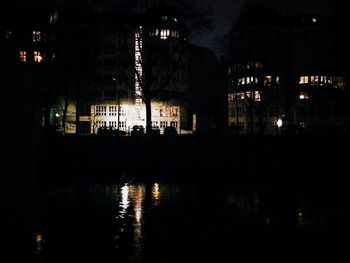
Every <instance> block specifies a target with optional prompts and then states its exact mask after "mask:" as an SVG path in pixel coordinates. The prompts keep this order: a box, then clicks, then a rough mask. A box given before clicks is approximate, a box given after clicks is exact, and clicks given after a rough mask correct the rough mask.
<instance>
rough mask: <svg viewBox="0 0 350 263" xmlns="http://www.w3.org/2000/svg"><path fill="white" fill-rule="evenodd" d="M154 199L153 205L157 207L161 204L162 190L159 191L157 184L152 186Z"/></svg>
mask: <svg viewBox="0 0 350 263" xmlns="http://www.w3.org/2000/svg"><path fill="white" fill-rule="evenodd" d="M152 199H153V204H154V205H155V206H156V205H158V204H159V200H160V189H159V184H158V183H155V184H154V185H153V186H152Z"/></svg>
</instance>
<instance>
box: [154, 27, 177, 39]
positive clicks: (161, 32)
mask: <svg viewBox="0 0 350 263" xmlns="http://www.w3.org/2000/svg"><path fill="white" fill-rule="evenodd" d="M152 35H153V36H159V37H160V39H168V38H169V37H174V38H178V37H179V31H177V30H170V29H155V30H154V31H153V33H152Z"/></svg>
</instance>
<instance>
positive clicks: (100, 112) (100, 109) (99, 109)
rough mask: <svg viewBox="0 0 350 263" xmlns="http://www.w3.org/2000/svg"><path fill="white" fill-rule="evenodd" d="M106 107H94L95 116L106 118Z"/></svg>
mask: <svg viewBox="0 0 350 263" xmlns="http://www.w3.org/2000/svg"><path fill="white" fill-rule="evenodd" d="M106 109H107V107H106V106H96V116H106Z"/></svg>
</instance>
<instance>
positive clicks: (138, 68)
mask: <svg viewBox="0 0 350 263" xmlns="http://www.w3.org/2000/svg"><path fill="white" fill-rule="evenodd" d="M141 33H142V27H140V28H139V31H138V32H136V33H135V69H136V73H135V95H136V96H135V104H136V105H138V106H140V105H142V99H141V95H142V90H141V83H140V81H141V79H142V71H143V69H142V57H141V52H142V37H141Z"/></svg>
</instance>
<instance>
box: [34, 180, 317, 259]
mask: <svg viewBox="0 0 350 263" xmlns="http://www.w3.org/2000/svg"><path fill="white" fill-rule="evenodd" d="M57 193H58V194H57V195H53V198H52V200H51V203H50V207H51V208H52V211H51V213H52V215H51V216H52V220H53V221H55V220H57V221H58V222H55V223H57V225H60V224H62V223H61V221H64V220H66V221H64V222H65V224H72V226H70V228H69V229H70V231H71V232H73V234H74V231H76V229H80V228H81V227H82V226H81V223H82V222H84V224H83V227H84V228H82V230H79V231H80V232H79V231H77V233H78V234H76V235H75V238H76V240H77V241H76V242H77V243H78V244H82V245H81V249H83V248H84V251H86V249H85V243H89V242H96V244H95V243H92V247H93V249H94V250H95V252H94V253H96V254H97V255H98V253H99V251H100V252H101V253H102V251H103V253H107V254H108V253H109V254H108V255H109V256H110V257H111V258H113V256H112V255H113V253H114V252H115V253H116V254H117V256H115V257H116V259H117V260H121V261H122V262H144V261H145V260H144V259H145V258H147V257H148V259H149V257H153V256H154V254H157V253H160V254H161V257H163V258H162V260H163V261H164V262H174V261H175V259H174V260H171V258H167V257H168V255H176V254H177V252H176V251H177V250H178V251H187V250H186V249H190V250H188V251H187V252H189V253H193V254H195V253H196V251H197V253H202V254H203V258H202V259H203V260H205V255H206V253H210V248H208V247H207V246H209V247H211V246H212V247H214V248H215V249H216V250H218V251H220V250H223V251H224V252H225V253H226V252H227V251H228V252H231V250H232V249H233V248H230V246H232V247H238V248H239V247H240V246H243V245H242V244H241V242H240V239H242V240H243V241H245V239H246V234H245V233H243V232H244V231H243V232H242V229H246V227H247V226H249V228H251V229H255V230H254V231H255V232H254V231H253V232H254V233H253V234H252V233H250V232H248V233H250V235H253V236H252V238H254V235H256V236H259V235H263V234H261V233H262V232H263V231H266V229H273V228H274V227H276V226H277V225H279V226H278V227H281V225H282V226H283V225H284V223H285V222H287V221H288V220H289V221H290V222H295V227H296V228H297V227H303V228H305V227H307V225H306V222H312V223H313V224H314V225H315V224H317V221H316V220H310V219H309V218H310V217H311V216H312V215H313V218H321V216H318V215H315V212H312V211H311V210H310V209H309V210H308V211H307V210H306V208H304V207H303V206H300V201H299V200H300V199H297V198H296V199H295V200H294V199H293V198H292V200H289V201H290V202H289V204H288V205H287V203H283V202H279V198H278V197H276V196H273V195H271V196H270V195H268V196H264V195H262V194H261V193H259V192H256V191H250V192H249V191H240V192H239V191H236V190H235V189H230V188H229V187H224V186H222V187H217V186H215V187H214V186H213V187H212V186H206V187H200V186H183V185H168V184H159V183H153V184H129V183H126V184H122V185H108V186H98V185H96V186H93V187H90V188H89V189H88V190H87V191H86V190H82V189H81V188H77V189H72V188H69V189H68V191H64V190H61V189H60V190H59V191H57ZM276 200H277V201H276ZM301 207H302V208H301ZM76 208H79V212H78V213H76V214H75V210H76ZM281 211H283V212H281ZM73 214H74V215H75V216H77V218H73V219H74V220H73V219H71V220H70V219H69V218H70V217H71V215H73ZM56 217H57V218H59V219H56ZM87 218H93V221H92V220H90V221H89V220H87ZM49 225H50V222H49ZM51 225H55V224H51ZM55 227H57V226H54V227H53V228H51V230H50V229H48V230H47V231H45V233H49V234H50V231H51V232H52V231H56V229H55ZM64 228H65V227H64ZM249 228H248V229H249ZM57 232H59V233H58V234H57V235H56V237H55V238H57V239H62V240H64V238H63V236H64V235H65V232H64V229H63V230H62V231H61V232H62V233H61V232H60V231H57ZM81 233H84V234H85V233H90V236H89V235H87V236H88V237H89V238H90V239H89V238H87V239H86V240H85V239H84V237H83V236H81ZM66 234H67V233H66ZM61 235H62V236H61ZM48 236H50V235H48ZM51 236H52V234H51ZM233 236H234V237H235V238H236V240H234V239H232V237H233ZM259 238H261V237H259ZM93 239H96V240H99V241H95V240H93ZM109 239H112V240H114V244H112V246H113V250H114V252H113V251H109V250H108V249H107V248H108V247H109V246H110V245H111V244H110V241H108V240H109ZM35 240H36V254H38V255H42V254H43V252H44V251H45V248H46V245H47V244H50V242H51V243H53V241H52V239H51V240H50V239H48V240H46V238H45V239H44V236H43V235H42V234H41V232H40V233H37V234H36V236H35ZM54 242H56V243H55V244H60V242H61V240H59V241H57V240H54ZM62 242H63V241H62ZM98 242H102V243H101V244H98ZM103 242H105V243H103ZM186 242H187V243H186ZM75 244H76V243H75ZM186 244H187V245H186ZM243 244H244V242H243ZM89 246H90V244H89ZM191 246H192V247H191ZM264 246H266V244H264ZM271 246H272V244H271ZM188 247H189V248H188ZM205 248H207V249H205ZM55 249H56V248H55ZM76 249H79V247H78V248H76ZM57 250H60V248H59V247H57ZM104 250H106V251H107V252H106V251H104ZM226 250H227V251H226ZM64 251H65V250H64V249H61V250H60V251H58V253H64ZM157 251H158V252H157ZM242 251H244V250H242ZM89 252H90V251H89ZM228 252H227V253H228ZM50 253H52V252H50ZM77 253H78V252H77ZM83 253H87V252H83ZM183 253H185V252H183ZM225 253H223V255H224V254H225ZM242 253H243V252H242ZM179 255H181V253H180V254H179ZM179 255H178V256H179ZM228 255H231V254H228ZM226 256H227V255H226ZM179 259H182V258H181V256H179ZM228 259H229V258H228ZM231 259H232V258H231ZM218 260H219V259H218ZM91 262H93V261H92V259H91ZM209 262H214V261H209ZM222 262H226V261H225V260H224V261H222Z"/></svg>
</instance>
